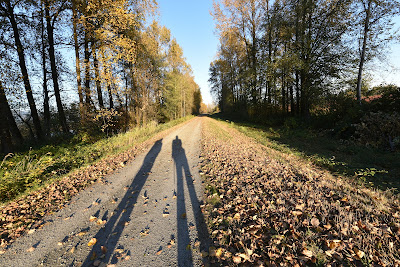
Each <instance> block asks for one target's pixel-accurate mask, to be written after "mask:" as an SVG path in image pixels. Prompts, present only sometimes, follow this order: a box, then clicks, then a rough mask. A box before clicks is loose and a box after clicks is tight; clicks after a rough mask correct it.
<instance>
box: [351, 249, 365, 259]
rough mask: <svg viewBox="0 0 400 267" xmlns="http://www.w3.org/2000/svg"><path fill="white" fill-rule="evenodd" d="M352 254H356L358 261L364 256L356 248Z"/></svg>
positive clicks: (362, 252)
mask: <svg viewBox="0 0 400 267" xmlns="http://www.w3.org/2000/svg"><path fill="white" fill-rule="evenodd" d="M353 250H354V253H356V255H357V257H358V259H360V260H361V259H362V258H363V257H364V255H365V253H364V251H361V250H359V249H358V248H354V249H353Z"/></svg>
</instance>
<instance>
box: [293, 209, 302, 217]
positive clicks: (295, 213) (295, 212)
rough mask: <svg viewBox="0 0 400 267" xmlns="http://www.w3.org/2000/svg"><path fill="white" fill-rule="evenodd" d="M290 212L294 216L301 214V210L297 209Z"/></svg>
mask: <svg viewBox="0 0 400 267" xmlns="http://www.w3.org/2000/svg"><path fill="white" fill-rule="evenodd" d="M292 214H293V215H294V216H301V215H302V214H303V212H301V211H298V210H294V211H292Z"/></svg>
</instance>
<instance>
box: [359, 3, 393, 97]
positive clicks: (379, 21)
mask: <svg viewBox="0 0 400 267" xmlns="http://www.w3.org/2000/svg"><path fill="white" fill-rule="evenodd" d="M356 3H357V4H359V5H360V7H359V11H358V14H357V15H358V16H357V17H360V18H362V19H361V20H360V21H358V24H359V25H360V26H362V30H361V38H360V42H361V48H360V55H359V57H360V58H359V60H360V62H359V66H358V76H357V88H356V93H357V101H358V102H359V104H360V105H361V85H362V73H363V70H364V64H365V61H366V59H367V58H366V57H367V56H366V55H367V54H368V52H371V50H372V49H371V48H372V47H374V46H379V44H382V43H385V42H387V41H389V40H390V39H391V36H390V31H391V29H392V27H393V23H392V19H393V17H394V16H395V15H398V14H399V13H400V2H399V1H397V0H358V1H356ZM388 34H389V36H388ZM369 58H371V57H369Z"/></svg>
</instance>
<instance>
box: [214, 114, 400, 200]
mask: <svg viewBox="0 0 400 267" xmlns="http://www.w3.org/2000/svg"><path fill="white" fill-rule="evenodd" d="M221 121H222V120H221ZM229 124H230V126H231V127H233V128H235V129H237V130H239V131H240V132H242V133H244V134H245V135H247V136H249V137H252V138H253V139H255V140H256V141H257V142H258V143H261V144H263V145H265V146H268V147H270V148H273V149H276V150H278V151H281V152H284V153H290V154H295V155H297V156H300V157H302V158H305V159H307V160H309V161H310V162H312V163H313V164H315V165H318V166H320V167H322V168H324V169H327V170H329V171H330V172H332V173H333V174H335V175H338V176H341V175H342V176H346V177H351V178H353V179H354V180H356V181H357V182H361V183H363V184H365V185H367V186H369V187H375V188H379V189H381V190H390V191H393V193H395V194H399V193H400V179H399V178H400V152H399V151H397V152H390V151H388V150H382V149H374V148H368V147H365V146H362V145H360V144H356V143H354V142H352V141H349V140H340V139H338V138H337V137H335V136H332V135H331V134H330V133H328V132H317V131H316V130H313V129H308V128H304V127H296V128H288V127H285V126H279V127H278V126H275V127H266V126H261V125H256V124H251V123H242V122H233V121H230V122H229Z"/></svg>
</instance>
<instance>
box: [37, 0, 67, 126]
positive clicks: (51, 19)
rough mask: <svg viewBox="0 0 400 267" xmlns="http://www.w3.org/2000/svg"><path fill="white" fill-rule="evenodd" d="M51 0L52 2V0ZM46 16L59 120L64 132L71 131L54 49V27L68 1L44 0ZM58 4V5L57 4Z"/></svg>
mask: <svg viewBox="0 0 400 267" xmlns="http://www.w3.org/2000/svg"><path fill="white" fill-rule="evenodd" d="M50 1H51V2H50ZM43 4H44V10H45V18H46V29H47V38H48V43H49V58H50V67H51V77H52V80H53V89H54V95H55V97H56V103H57V109H58V120H59V123H60V125H61V129H62V130H63V132H64V133H69V129H68V125H67V119H66V117H65V113H64V108H63V105H62V100H61V94H60V86H59V83H58V71H57V67H56V57H55V50H54V27H55V23H56V22H57V19H58V17H59V15H60V14H61V13H62V12H63V11H64V10H65V9H66V5H67V1H66V0H63V1H53V0H43ZM56 4H57V5H56ZM50 10H54V14H50Z"/></svg>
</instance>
